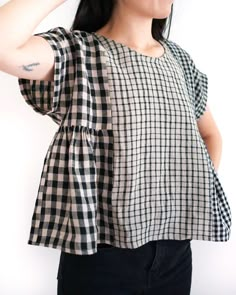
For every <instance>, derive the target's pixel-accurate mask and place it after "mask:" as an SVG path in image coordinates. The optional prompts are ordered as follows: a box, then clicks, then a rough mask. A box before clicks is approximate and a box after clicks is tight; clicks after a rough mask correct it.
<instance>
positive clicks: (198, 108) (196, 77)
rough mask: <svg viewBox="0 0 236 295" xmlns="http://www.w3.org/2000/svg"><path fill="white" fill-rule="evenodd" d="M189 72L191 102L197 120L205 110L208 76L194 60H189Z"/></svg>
mask: <svg viewBox="0 0 236 295" xmlns="http://www.w3.org/2000/svg"><path fill="white" fill-rule="evenodd" d="M190 65H191V74H192V80H193V95H194V97H193V104H194V111H195V118H196V120H198V119H199V118H200V117H201V116H202V115H203V113H204V112H205V110H206V107H207V99H208V76H207V75H206V74H205V73H203V72H201V71H200V70H199V69H198V68H197V67H196V64H195V63H194V61H193V60H192V59H191V60H190Z"/></svg>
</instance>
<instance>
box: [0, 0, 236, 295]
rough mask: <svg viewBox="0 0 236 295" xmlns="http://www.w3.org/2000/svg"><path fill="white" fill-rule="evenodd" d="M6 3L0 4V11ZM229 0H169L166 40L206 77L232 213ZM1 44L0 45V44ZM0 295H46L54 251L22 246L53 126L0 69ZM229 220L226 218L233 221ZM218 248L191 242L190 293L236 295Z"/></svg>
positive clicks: (227, 251)
mask: <svg viewBox="0 0 236 295" xmlns="http://www.w3.org/2000/svg"><path fill="white" fill-rule="evenodd" d="M6 2H7V1H1V0H0V6H1V5H3V4H4V3H6ZM77 5H78V1H68V2H67V3H65V4H63V5H62V6H60V7H59V8H57V9H56V10H55V11H54V12H52V13H51V14H50V15H49V16H48V17H47V18H46V19H45V20H44V21H43V22H42V23H41V24H40V25H39V26H38V28H37V30H36V31H35V32H42V31H46V30H48V29H50V28H52V27H55V26H59V25H60V26H64V27H69V26H70V24H71V22H72V19H73V18H74V13H75V9H76V7H77ZM235 8H236V7H235V3H234V1H233V0H225V1H224V2H223V1H219V0H217V1H204V0H198V1H193V0H175V7H174V17H173V20H172V28H171V34H170V39H171V40H173V41H175V42H177V43H179V44H180V45H181V46H182V47H183V48H184V49H186V50H187V51H188V52H189V53H190V54H191V55H192V57H193V59H194V60H195V62H196V64H197V65H198V67H199V69H200V70H201V71H202V72H205V73H207V74H208V78H209V93H208V103H209V106H210V108H211V111H212V113H213V115H214V118H215V120H216V122H217V125H218V127H219V129H220V131H221V134H222V137H223V154H222V158H221V163H220V168H219V176H220V179H221V182H222V184H223V187H224V189H225V192H226V193H227V196H228V200H229V203H230V205H231V209H232V213H233V215H234V213H235V205H236V201H235V193H236V189H235V187H234V184H235V180H234V177H235V171H234V169H235V164H236V160H235V159H236V156H235V150H234V142H235V138H234V133H235V127H236V116H235V110H236V103H235V101H236V97H235V85H236V77H235V76H236V74H235V71H234V69H235V68H236V56H235V52H236V41H235V38H234V36H235V32H234V29H235V25H236V23H235V21H234V20H233V19H234V17H235V15H234V12H235ZM1 42H4V40H1ZM0 89H1V91H0V134H1V144H0V163H1V169H0V173H1V175H0V176H1V186H0V195H1V207H0V229H1V242H0V249H1V251H0V262H1V267H0V294H2V295H26V294H27V295H28V294H30V295H54V294H56V284H57V280H56V275H57V269H58V261H59V254H60V253H59V251H58V250H56V251H55V250H54V249H51V248H44V247H38V246H31V245H28V244H27V240H28V237H29V230H30V223H31V216H32V213H33V208H34V203H35V199H36V194H37V190H38V185H39V179H40V174H41V170H42V165H43V159H44V156H45V154H46V151H47V148H48V145H49V142H50V141H51V138H52V136H53V135H54V132H55V131H56V129H57V126H56V124H55V123H54V122H53V121H52V120H51V119H50V118H49V117H43V116H41V115H40V114H37V113H36V112H34V111H33V110H32V109H31V107H29V106H28V105H27V104H26V103H25V102H24V100H23V97H22V96H21V95H20V92H19V87H18V84H17V78H16V77H13V76H10V75H8V74H5V73H2V72H0ZM233 221H234V220H233ZM235 231H236V230H235V227H234V225H233V228H232V234H231V239H230V241H228V242H226V243H217V242H207V241H196V240H194V241H192V251H193V281H192V292H191V295H235V294H236V282H235V280H236V271H235V263H236V254H235V253H236V251H235V249H236V232H235Z"/></svg>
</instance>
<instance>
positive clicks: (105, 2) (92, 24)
mask: <svg viewBox="0 0 236 295" xmlns="http://www.w3.org/2000/svg"><path fill="white" fill-rule="evenodd" d="M115 3H116V0H96V1H94V0H81V1H80V3H79V7H78V10H77V12H76V15H75V19H74V21H73V24H72V26H71V28H70V30H81V31H86V32H96V31H97V30H99V29H100V28H101V27H103V26H104V25H105V24H106V23H107V22H108V20H109V19H110V17H111V15H112V11H113V8H114V5H115ZM172 14H173V4H172V6H171V13H170V15H169V17H167V18H163V19H156V18H153V21H152V36H153V38H154V39H156V40H157V41H159V40H163V39H165V38H167V39H168V38H169V34H170V27H171V20H172ZM167 27H169V31H168V35H167V37H165V36H164V33H165V31H166V29H167Z"/></svg>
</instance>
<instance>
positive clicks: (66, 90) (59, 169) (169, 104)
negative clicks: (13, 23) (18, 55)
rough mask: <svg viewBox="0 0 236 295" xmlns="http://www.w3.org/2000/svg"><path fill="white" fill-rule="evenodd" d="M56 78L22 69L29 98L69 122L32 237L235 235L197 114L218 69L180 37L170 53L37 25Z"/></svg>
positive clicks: (77, 241) (57, 243)
mask: <svg viewBox="0 0 236 295" xmlns="http://www.w3.org/2000/svg"><path fill="white" fill-rule="evenodd" d="M35 35H38V36H41V37H43V38H45V39H46V40H47V41H48V42H49V44H50V45H51V47H52V49H53V52H54V55H55V68H54V81H40V80H28V79H22V78H19V85H20V91H21V94H22V95H23V97H24V99H25V101H26V102H27V103H28V104H29V105H30V106H31V107H32V108H33V109H34V110H35V111H36V112H38V113H40V114H42V115H48V116H50V117H51V118H52V119H53V121H54V122H56V123H57V124H58V130H57V131H56V133H55V135H54V137H53V139H52V141H51V143H50V146H49V148H48V151H47V154H46V156H45V160H44V163H43V170H42V174H41V179H40V185H39V189H38V195H37V199H36V203H35V209H34V212H33V216H32V224H31V230H30V238H29V241H28V243H29V244H31V245H40V246H45V247H51V248H56V249H60V250H61V251H65V252H68V253H73V254H79V255H85V254H86V255H87V254H94V253H96V252H97V244H98V243H107V244H111V245H113V246H115V247H120V248H137V247H140V246H142V245H144V244H145V243H147V242H149V241H152V240H160V239H176V240H184V239H195V240H207V241H227V240H228V239H229V237H230V230H231V211H230V207H229V204H228V201H227V198H226V196H225V192H224V190H223V188H222V185H221V183H220V181H219V177H218V175H217V172H216V170H215V168H214V166H213V162H212V161H211V159H210V156H209V154H208V151H207V148H206V145H205V143H204V141H203V139H202V137H201V135H200V133H199V130H198V126H197V120H198V119H199V118H200V116H201V115H202V114H203V113H204V111H205V109H206V102H207V85H208V79H207V76H206V74H203V73H202V72H200V70H198V69H197V68H196V66H195V63H194V62H193V60H192V58H191V57H190V55H189V54H188V53H187V52H186V51H185V50H184V49H182V48H181V47H180V46H179V45H178V44H176V43H175V42H173V41H170V40H167V39H165V40H164V41H160V43H161V44H162V45H163V47H164V49H165V52H164V54H163V55H162V56H160V57H156V58H155V57H151V56H147V55H143V54H141V53H138V52H137V51H135V50H133V49H131V48H130V47H128V46H126V45H124V44H122V43H118V42H116V41H114V40H112V39H109V38H107V37H105V36H102V35H99V34H98V33H95V32H92V33H90V32H86V31H79V30H75V31H69V30H67V29H65V28H63V27H55V28H53V29H51V30H49V31H47V32H43V33H38V34H35Z"/></svg>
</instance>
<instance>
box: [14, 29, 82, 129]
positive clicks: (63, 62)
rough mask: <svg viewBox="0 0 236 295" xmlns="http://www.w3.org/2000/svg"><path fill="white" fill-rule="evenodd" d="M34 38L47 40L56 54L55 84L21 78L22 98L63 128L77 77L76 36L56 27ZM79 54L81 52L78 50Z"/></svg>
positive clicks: (19, 80)
mask: <svg viewBox="0 0 236 295" xmlns="http://www.w3.org/2000/svg"><path fill="white" fill-rule="evenodd" d="M34 36H41V37H43V38H45V39H46V40H47V41H48V43H49V44H50V46H51V48H52V49H53V52H54V60H55V66H54V81H44V80H30V79H23V78H19V79H18V83H19V87H20V92H21V95H22V96H23V97H24V99H25V101H26V103H28V104H29V105H30V106H31V107H32V108H33V109H34V110H35V111H36V112H38V113H40V114H41V115H48V116H50V117H51V118H52V119H53V121H55V122H56V123H57V124H60V122H61V121H62V119H63V117H64V116H65V114H66V113H67V110H68V108H69V106H70V104H71V99H72V90H73V85H74V79H75V78H74V77H75V65H74V62H75V58H74V54H75V51H76V50H75V44H74V37H73V32H71V31H69V30H67V29H65V28H63V27H55V28H52V29H50V30H49V31H47V32H43V33H37V34H34ZM77 50H78V48H77Z"/></svg>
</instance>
